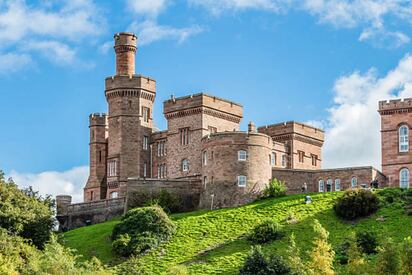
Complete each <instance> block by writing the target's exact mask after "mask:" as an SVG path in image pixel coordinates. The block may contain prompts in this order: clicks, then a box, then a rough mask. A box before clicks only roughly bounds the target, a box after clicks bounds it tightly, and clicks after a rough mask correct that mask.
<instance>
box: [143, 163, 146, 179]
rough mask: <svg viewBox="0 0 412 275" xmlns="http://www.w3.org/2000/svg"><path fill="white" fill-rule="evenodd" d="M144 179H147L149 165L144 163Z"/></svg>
mask: <svg viewBox="0 0 412 275" xmlns="http://www.w3.org/2000/svg"><path fill="white" fill-rule="evenodd" d="M143 177H144V178H145V177H147V163H146V162H145V163H143Z"/></svg>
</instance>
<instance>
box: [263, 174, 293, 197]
mask: <svg viewBox="0 0 412 275" xmlns="http://www.w3.org/2000/svg"><path fill="white" fill-rule="evenodd" d="M287 190H288V189H287V187H286V185H285V183H284V182H282V181H279V180H278V179H273V180H272V181H271V182H270V183H269V184H268V185H267V186H266V188H265V189H264V190H263V196H264V197H265V198H278V197H283V196H285V195H286V191H287Z"/></svg>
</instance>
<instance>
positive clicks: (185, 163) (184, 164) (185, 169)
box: [182, 159, 189, 172]
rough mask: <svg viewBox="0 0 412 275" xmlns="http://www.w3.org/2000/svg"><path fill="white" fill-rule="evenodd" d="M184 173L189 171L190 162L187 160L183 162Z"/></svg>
mask: <svg viewBox="0 0 412 275" xmlns="http://www.w3.org/2000/svg"><path fill="white" fill-rule="evenodd" d="M182 171H183V172H187V171H189V160H187V159H184V160H182Z"/></svg>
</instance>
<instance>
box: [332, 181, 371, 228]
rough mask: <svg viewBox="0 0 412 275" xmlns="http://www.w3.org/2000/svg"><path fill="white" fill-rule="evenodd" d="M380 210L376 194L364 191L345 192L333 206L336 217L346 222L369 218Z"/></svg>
mask: <svg viewBox="0 0 412 275" xmlns="http://www.w3.org/2000/svg"><path fill="white" fill-rule="evenodd" d="M378 208H379V199H378V197H377V196H376V194H374V193H372V192H371V191H369V190H364V189H358V190H348V191H345V193H344V194H343V196H341V197H339V198H338V199H337V200H336V202H335V204H334V206H333V209H334V210H335V213H336V215H337V216H338V217H340V218H343V219H345V220H354V219H356V218H360V217H365V216H368V215H370V214H372V213H374V212H376V210H378Z"/></svg>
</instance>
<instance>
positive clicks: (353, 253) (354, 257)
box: [348, 233, 370, 275]
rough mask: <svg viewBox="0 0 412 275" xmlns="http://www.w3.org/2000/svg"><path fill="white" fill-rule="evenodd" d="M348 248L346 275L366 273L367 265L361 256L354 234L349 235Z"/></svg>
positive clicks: (368, 272)
mask: <svg viewBox="0 0 412 275" xmlns="http://www.w3.org/2000/svg"><path fill="white" fill-rule="evenodd" d="M348 239H349V249H348V275H368V274H370V271H369V270H368V265H367V262H366V261H365V259H364V258H363V255H362V251H361V249H360V248H359V245H358V241H357V238H356V236H355V235H354V234H353V233H352V234H350V236H349V238H348Z"/></svg>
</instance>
